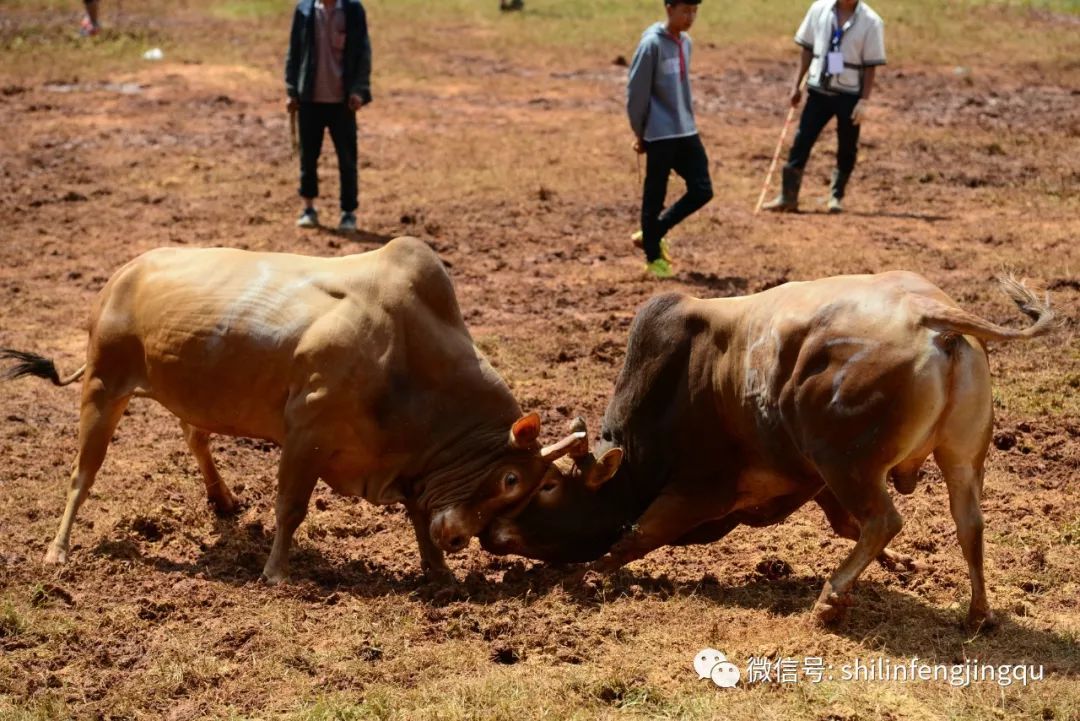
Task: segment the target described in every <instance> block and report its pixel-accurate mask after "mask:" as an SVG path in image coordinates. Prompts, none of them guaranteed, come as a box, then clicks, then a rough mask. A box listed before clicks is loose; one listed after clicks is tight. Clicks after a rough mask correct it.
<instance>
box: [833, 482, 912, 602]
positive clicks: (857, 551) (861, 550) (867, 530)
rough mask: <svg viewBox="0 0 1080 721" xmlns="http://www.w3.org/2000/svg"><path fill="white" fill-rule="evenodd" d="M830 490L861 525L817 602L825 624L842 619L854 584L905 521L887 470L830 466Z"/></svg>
mask: <svg viewBox="0 0 1080 721" xmlns="http://www.w3.org/2000/svg"><path fill="white" fill-rule="evenodd" d="M822 476H823V477H824V478H825V482H826V484H827V485H828V490H830V491H832V493H833V495H834V496H835V497H836V499H837V501H838V502H839V504H840V506H842V507H843V509H844V510H846V511H847V512H848V513H849V514H851V516H852V517H853V518H854V519H855V521H856V523H858V526H859V535H858V540H856V541H855V547H854V548H853V549H851V552H850V553H848V555H847V558H845V559H844V560H843V562H842V563H841V564H840V566H839V568H837V569H836V570H835V571H834V572H833V574H832V576H830V577H829V580H828V581H826V582H825V586H824V587H823V588H822V589H821V595H820V596H818V600H817V602H816V603H815V604H814V618H815V619H816V620H817V621H818V622H819V623H823V624H829V623H833V622H835V621H838V620H840V619H841V618H842V617H843V615H844V612H845V611H846V610H847V607H848V606H850V605H851V604H852V600H851V594H850V591H851V587H852V586H853V585H854V584H855V580H856V579H857V578H858V577H859V575H860V574H861V573H862V572H863V571H864V570H865V569H866V567H867V566H868V565H870V562H871V561H873V560H874V559H875V558H876V557H878V556H880V555H881V554H882V552H883V551H884V550H885V547H886V546H887V545H888V544H889V541H891V540H892V539H893V537H894V536H896V534H897V533H899V532H900V529H901V528H902V527H903V525H904V522H903V519H902V518H901V517H900V514H899V513H898V512H897V510H896V507H895V506H894V505H893V502H892V499H891V498H889V492H888V490H887V489H886V487H885V470H884V469H879V470H876V471H873V472H869V471H860V470H858V469H853V468H844V469H828V470H826V471H825V472H823V473H822Z"/></svg>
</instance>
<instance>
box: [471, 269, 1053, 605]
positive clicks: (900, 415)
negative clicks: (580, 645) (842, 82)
mask: <svg viewBox="0 0 1080 721" xmlns="http://www.w3.org/2000/svg"><path fill="white" fill-rule="evenodd" d="M1003 284H1004V288H1005V290H1006V292H1007V293H1008V294H1009V295H1010V296H1011V297H1012V298H1013V300H1015V301H1016V303H1017V305H1018V306H1019V307H1020V309H1021V310H1022V311H1023V312H1024V313H1026V314H1027V315H1029V316H1030V317H1032V318H1033V319H1035V323H1034V324H1033V325H1032V326H1030V327H1028V328H1026V329H1024V330H1010V329H1008V328H1003V327H1001V326H997V325H994V324H993V323H990V322H988V321H985V320H983V319H981V318H979V317H977V316H974V315H972V314H970V313H967V312H965V311H964V310H962V309H960V308H959V307H957V306H956V304H955V303H953V301H952V300H950V299H949V297H948V296H946V295H945V293H943V292H942V291H941V290H940V289H938V288H937V287H935V286H934V285H933V284H931V283H930V282H929V281H927V280H926V279H924V278H922V277H921V276H919V275H916V274H914V273H906V272H894V273H883V274H880V275H864V276H843V277H836V278H826V279H822V280H817V281H812V282H807V283H788V284H786V285H783V286H780V287H777V288H773V289H771V290H768V291H765V292H763V293H758V294H756V295H752V296H746V297H740V298H730V299H718V300H699V299H696V298H690V297H687V296H682V295H676V294H670V295H664V296H660V297H657V298H654V299H653V300H651V301H650V302H649V303H647V304H646V305H645V306H644V308H642V310H641V311H640V312H639V313H638V315H637V317H636V318H635V320H634V324H633V326H632V328H631V331H630V340H629V345H628V347H627V352H626V361H625V365H624V366H623V369H622V372H621V373H620V375H619V378H618V381H617V383H616V386H615V394H614V396H613V397H612V399H611V402H610V403H609V404H608V408H607V412H606V413H605V416H604V424H603V429H602V440H601V443H600V445H599V447H598V450H597V452H596V455H595V456H594V455H592V454H586V455H581V456H578V457H577V458H576V459H575V462H574V463H573V464H572V465H570V466H569V467H567V468H563V469H562V470H561V471H560V473H558V474H552V475H551V476H549V479H548V480H547V481H545V483H544V484H543V485H542V486H541V487H540V489H539V491H538V492H537V494H536V496H535V497H534V498H532V499H531V500H530V502H529V503H528V504H527V506H525V507H524V509H523V510H518V511H515V512H512V513H510V514H508V516H507V517H505V518H501V519H498V520H497V521H496V522H495V523H493V524H492V526H491V527H489V529H488V530H487V531H486V532H485V533H484V534H482V535H481V543H482V544H483V545H484V546H485V548H487V549H489V550H492V551H494V552H497V553H518V554H521V555H525V556H530V557H535V558H541V559H549V560H562V561H586V560H592V559H597V558H600V557H601V556H603V558H600V560H599V561H597V562H596V563H595V564H594V566H593V567H594V568H595V569H597V570H599V571H604V572H606V571H611V570H613V569H616V568H618V567H620V566H622V565H623V564H625V563H628V562H629V561H632V560H634V559H637V558H641V557H642V556H644V555H645V554H646V553H648V552H649V551H651V550H653V549H654V548H658V547H660V546H663V545H667V544H687V543H707V542H710V541H713V540H716V539H718V538H720V537H722V536H723V535H724V534H726V533H727V532H728V531H730V530H731V529H732V528H734V527H736V526H737V525H739V524H748V525H751V526H763V525H768V524H773V523H778V522H780V521H782V520H783V519H784V518H786V517H787V516H788V515H790V514H791V513H792V512H794V511H795V510H796V509H797V508H799V507H800V506H802V505H803V504H804V503H806V502H807V501H809V500H811V499H816V500H817V501H818V503H820V504H821V505H822V507H823V508H824V509H825V511H826V514H827V515H828V517H829V520H830V521H831V523H832V525H833V527H834V528H835V529H836V530H837V531H838V532H839V533H840V534H841V535H842V536H845V537H847V538H851V539H852V540H854V541H856V543H855V547H854V548H853V549H852V551H851V553H850V554H849V555H848V556H847V558H845V559H844V561H843V563H841V565H840V567H839V568H838V569H837V570H836V571H835V572H834V573H833V574H832V576H831V577H830V578H829V580H828V581H827V582H826V583H825V587H824V588H823V589H822V591H821V595H820V597H819V598H818V601H817V604H816V606H815V615H816V617H817V618H818V619H819V620H821V621H823V622H828V621H832V620H834V619H836V618H838V617H839V616H840V615H841V614H842V612H843V610H844V608H845V607H846V606H847V605H849V604H850V596H849V590H850V589H851V587H852V584H853V583H854V581H855V579H856V578H857V577H858V576H859V574H860V573H862V571H863V569H864V568H866V566H867V564H868V563H870V561H871V560H873V559H874V558H875V557H880V556H881V555H882V554H885V559H886V560H888V558H889V554H888V552H887V551H886V545H887V544H888V543H889V541H890V540H891V539H892V538H893V536H895V535H896V534H897V532H899V530H900V528H901V525H902V520H901V518H900V514H899V513H897V511H896V508H895V507H894V506H893V503H892V500H891V499H890V497H889V492H888V487H887V485H888V481H889V480H890V479H891V480H892V482H893V483H894V484H895V486H896V488H897V489H898V490H900V491H901V492H903V493H910V492H912V490H913V489H914V487H915V481H916V479H917V474H918V470H919V467H920V466H921V465H922V463H923V462H924V461H925V459H926V458H927V457H928V456H929V455H930V454H931V453H933V454H934V458H935V460H936V461H937V463H938V465H939V466H940V468H941V471H942V474H943V476H944V478H945V483H946V485H947V487H948V491H949V505H950V509H951V511H952V515H953V519H954V520H955V522H956V530H957V534H958V535H959V539H960V546H961V548H962V549H963V552H964V557H965V559H967V563H968V570H969V574H970V577H971V586H972V598H971V607H970V611H969V614H968V620H969V622H970V623H973V624H978V623H982V622H984V621H991V620H992V619H993V616H992V613H991V611H990V606H989V604H988V603H987V599H986V590H985V582H984V579H983V517H982V512H981V510H980V507H979V500H980V496H981V494H982V485H983V460H984V458H985V456H986V452H987V447H988V444H989V442H990V436H991V424H992V408H991V406H992V403H991V389H990V370H989V365H988V363H987V357H986V350H985V347H984V345H983V343H984V341H1009V340H1017V339H1027V338H1032V337H1034V336H1037V335H1041V334H1043V333H1045V332H1047V331H1049V330H1050V328H1051V321H1052V318H1053V313H1052V311H1051V309H1050V307H1049V303H1048V302H1043V301H1040V300H1039V299H1037V298H1036V297H1035V296H1034V295H1032V294H1031V293H1030V292H1029V291H1028V290H1027V289H1026V288H1024V287H1023V286H1022V285H1021V284H1019V283H1017V282H1015V281H1011V280H1010V281H1004V282H1003Z"/></svg>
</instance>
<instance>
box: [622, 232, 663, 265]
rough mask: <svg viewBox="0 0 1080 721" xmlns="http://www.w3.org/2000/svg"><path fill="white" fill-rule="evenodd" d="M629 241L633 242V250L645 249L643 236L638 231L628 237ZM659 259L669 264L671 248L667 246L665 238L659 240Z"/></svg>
mask: <svg viewBox="0 0 1080 721" xmlns="http://www.w3.org/2000/svg"><path fill="white" fill-rule="evenodd" d="M630 240H632V241H634V247H635V248H644V247H645V234H644V233H642V232H641V231H640V230H639V231H637V232H636V233H634V234H633V235H631V236H630ZM660 257H661V258H663V259H664V260H666V261H667V262H669V263H670V262H671V248H670V247H669V246H668V242H667V238H661V239H660Z"/></svg>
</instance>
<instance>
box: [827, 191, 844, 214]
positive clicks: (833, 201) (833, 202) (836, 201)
mask: <svg viewBox="0 0 1080 721" xmlns="http://www.w3.org/2000/svg"><path fill="white" fill-rule="evenodd" d="M829 212H830V213H833V214H836V213H843V212H844V204H843V203H842V202H840V198H837V197H836V196H835V195H830V196H829Z"/></svg>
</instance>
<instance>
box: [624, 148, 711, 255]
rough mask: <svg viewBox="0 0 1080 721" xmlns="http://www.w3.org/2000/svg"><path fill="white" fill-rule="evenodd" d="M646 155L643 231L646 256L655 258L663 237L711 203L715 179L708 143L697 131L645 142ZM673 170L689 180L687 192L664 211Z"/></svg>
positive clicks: (642, 202)
mask: <svg viewBox="0 0 1080 721" xmlns="http://www.w3.org/2000/svg"><path fill="white" fill-rule="evenodd" d="M645 157H646V163H645V167H646V170H645V187H644V189H643V193H642V198H641V234H642V236H644V237H643V242H644V246H645V258H646V259H647V260H648V261H650V262H652V261H654V260H656V259H657V258H659V257H660V240H661V239H662V238H663V237H664V236H665V235H667V233H668V231H669V230H671V229H672V228H674V227H675V226H676V225H678V224H679V223H681V222H682V221H684V220H686V218H687V216H689V215H690V214H691V213H693V212H694V211H696V210H698V209H699V208H701V206H703V205H705V204H706V203H708V202H709V201H710V200H711V199H712V197H713V190H712V180H710V179H709V156H707V155H706V154H705V146H704V145H702V144H701V138H700V137H698V136H697V135H691V136H689V137H686V138H671V139H668V140H654V141H652V142H649V143H645ZM672 170H674V171H675V172H676V173H678V175H679V176H680V177H681V178H682V179H683V180H684V181H686V192H685V193H684V194H683V196H682V197H681V198H679V199H678V200H677V201H675V203H674V204H673V205H672V206H671V207H669V208H668V209H667V210H664V211H663V212H662V213H661V212H660V211H661V210H663V208H664V200H665V199H666V197H667V185H668V177H669V176H670V175H671V171H672Z"/></svg>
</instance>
